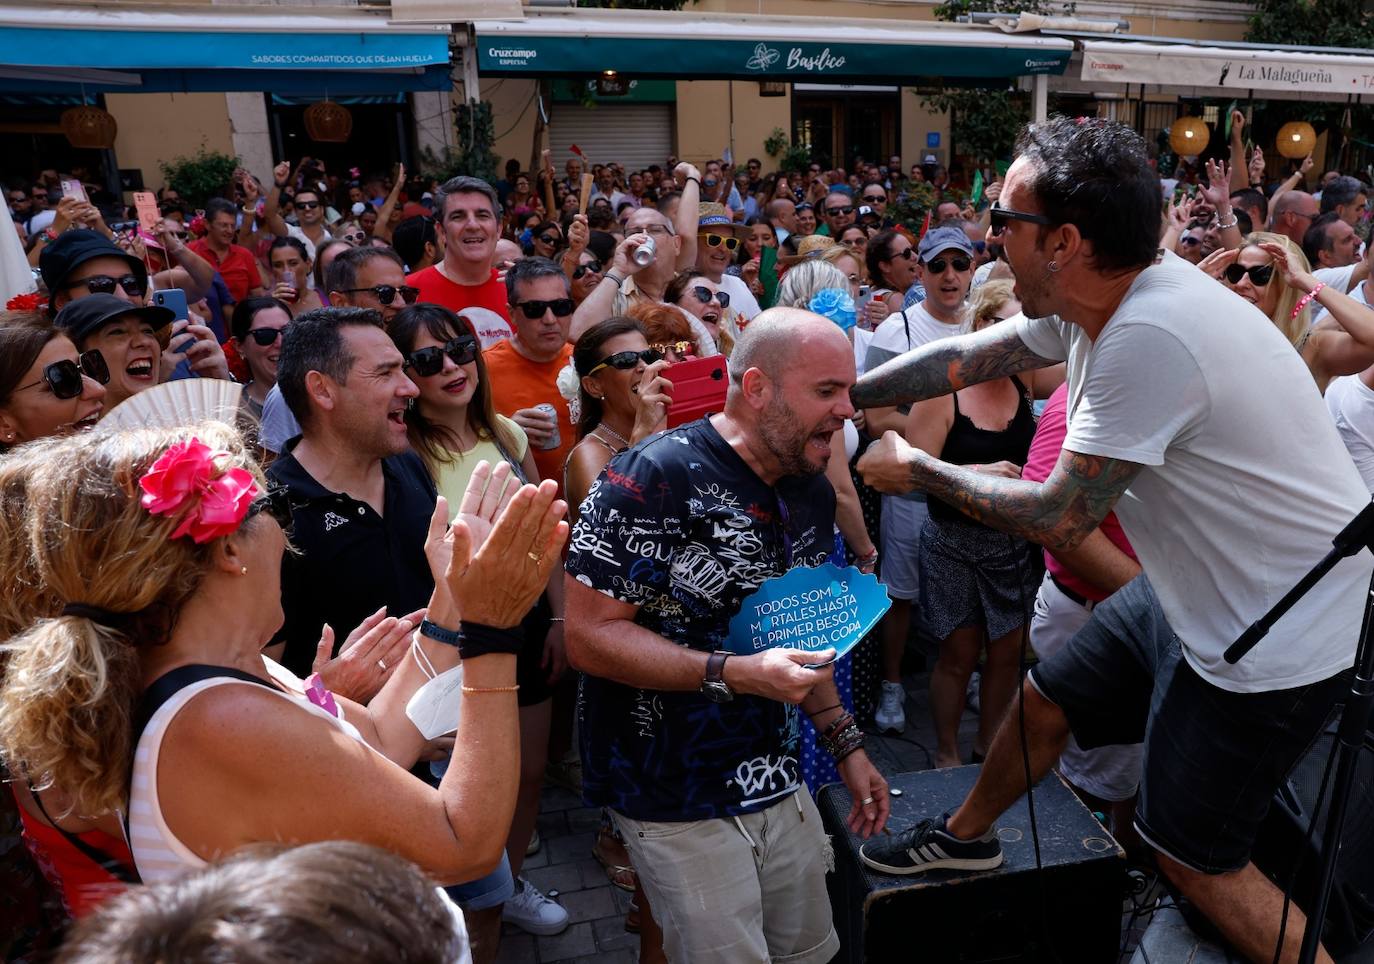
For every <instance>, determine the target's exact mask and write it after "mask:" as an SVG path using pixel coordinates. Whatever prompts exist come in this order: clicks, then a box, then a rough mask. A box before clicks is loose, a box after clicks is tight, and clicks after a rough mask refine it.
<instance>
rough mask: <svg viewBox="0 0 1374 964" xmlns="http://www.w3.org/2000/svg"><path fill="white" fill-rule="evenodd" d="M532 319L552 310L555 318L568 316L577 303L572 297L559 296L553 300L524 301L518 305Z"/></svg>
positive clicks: (536, 318) (535, 319)
mask: <svg viewBox="0 0 1374 964" xmlns="http://www.w3.org/2000/svg"><path fill="white" fill-rule="evenodd" d="M516 307H517V308H519V309H520V310H521V311H523V312H524V313H525V317H526V318H528V319H529V320H530V321H537V320H538V319H540V318H543V317H544V312H546V311H552V312H553V314H554V317H555V318H566V317H567V316H568V315H570V314H572V313H573V309H574V308H576V307H577V305H576V304H575V303H574V302H573V300H572V299H571V298H557V299H555V300H553V301H522V302H520V304H518V305H516Z"/></svg>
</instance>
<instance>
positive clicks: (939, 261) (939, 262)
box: [926, 257, 973, 274]
mask: <svg viewBox="0 0 1374 964" xmlns="http://www.w3.org/2000/svg"><path fill="white" fill-rule="evenodd" d="M950 265H954V270H955V271H967V270H968V269H969V268H972V267H973V262H972V261H970V260H969V259H968V258H960V257H955V258H936V259H935V260H934V261H927V262H926V270H927V271H929V272H931V273H932V274H944V273H945V269H946V268H948V267H949V266H950Z"/></svg>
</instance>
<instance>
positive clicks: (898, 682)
mask: <svg viewBox="0 0 1374 964" xmlns="http://www.w3.org/2000/svg"><path fill="white" fill-rule="evenodd" d="M916 253H917V257H918V259H919V261H918V266H917V268H916V279H917V281H918V282H920V283H922V284H924V285H925V287H926V300H925V301H922V302H920V303H919V304H914V305H911V306H910V307H909V308H903V309H902V310H901V311H899V312H896V313H894V314H891V315H889V316H888V317H887V319H886V320H884V321H883V323H882V324H880V325H879V326H878V327H877V328H875V329H874V330H873V340H872V341H870V342H869V344H868V354H867V356H866V357H865V359H864V371H870V372H871V371H872V370H873V369H875V368H877V367H878V366H879V365H882V364H884V363H885V362H888V361H891V360H892V359H893V358H896V357H898V356H899V355H903V354H905V353H906V352H909V351H911V350H912V349H913V348H919V347H921V346H922V345H925V344H927V343H929V342H932V341H938V340H939V339H941V338H949V337H950V336H951V335H960V334H963V333H964V332H966V331H968V322H967V319H966V317H965V311H964V299H965V298H966V297H967V296H968V289H969V283H970V281H971V280H972V279H973V261H974V257H973V244H972V243H971V242H970V241H969V239H968V235H967V234H965V233H964V231H963V229H962V228H960V227H952V226H951V227H937V228H932V229H930V230H929V231H927V232H926V233H925V236H924V237H922V238H921V244H920V246H919V247H918V248H917V252H916ZM936 268H938V269H939V270H938V271H936V270H935V269H936ZM910 411H911V406H910V405H898V406H885V407H882V408H871V409H867V410H865V411H864V420H865V424H866V426H867V429H868V433H869V434H870V435H872V436H873V437H875V438H877V437H880V436H881V435H882V434H883V432H886V431H888V430H891V431H895V432H897V433H899V434H905V432H906V418H907V413H908V412H910ZM928 516H929V512H928V511H927V510H926V496H925V493H924V492H903V493H899V494H895V495H884V496H883V513H882V538H881V544H882V553H883V556H882V567H881V575H882V581H883V585H884V586H886V587H887V594H888V596H889V597H890V598H891V599H892V608H891V609H890V610H888V613H887V615H886V616H884V617H883V622H882V629H881V635H882V641H883V665H882V676H883V678H882V684H881V693H880V694H879V699H878V707H877V709H876V710H874V713H873V722H874V723H876V724H877V725H878V729H879V730H880V731H896V732H898V733H901V732H902V731H903V730H905V729H906V689H905V688H904V687H903V686H902V654H903V652H904V651H905V650H906V642H907V637H908V635H909V633H910V630H911V613H912V609H913V608H914V605H915V602H916V600H917V599H918V598H919V597H920V589H921V585H920V579H919V577H918V573H919V572H920V568H921V558H920V545H921V527H922V526H923V525H925V521H926V518H927V517H928Z"/></svg>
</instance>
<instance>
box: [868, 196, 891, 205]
mask: <svg viewBox="0 0 1374 964" xmlns="http://www.w3.org/2000/svg"><path fill="white" fill-rule="evenodd" d="M864 200H865V201H877V202H878V203H879V204H881V203H882V202H884V201H886V200H887V195H886V194H865V195H864Z"/></svg>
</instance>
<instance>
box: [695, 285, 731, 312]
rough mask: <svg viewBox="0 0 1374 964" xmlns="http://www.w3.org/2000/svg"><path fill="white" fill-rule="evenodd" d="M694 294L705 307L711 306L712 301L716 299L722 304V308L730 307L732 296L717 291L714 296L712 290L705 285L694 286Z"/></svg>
mask: <svg viewBox="0 0 1374 964" xmlns="http://www.w3.org/2000/svg"><path fill="white" fill-rule="evenodd" d="M692 294H693V295H695V296H696V299H697V301H700V302H701V303H702V304H703V305H709V304H710V303H711V299H712V298H714V299H715V300H716V301H719V302H720V306H721V307H722V308H729V307H730V295H729V294H728V293H726V292H724V291H717V292H716V293H715V294H712V293H711V289H710V288H707V287H706V286H705V285H694V286H693V287H692Z"/></svg>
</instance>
